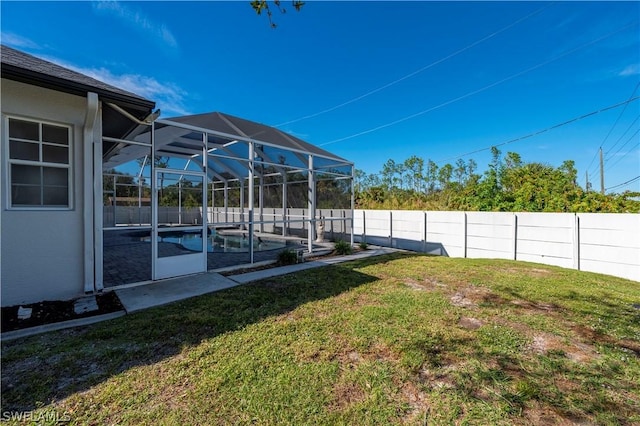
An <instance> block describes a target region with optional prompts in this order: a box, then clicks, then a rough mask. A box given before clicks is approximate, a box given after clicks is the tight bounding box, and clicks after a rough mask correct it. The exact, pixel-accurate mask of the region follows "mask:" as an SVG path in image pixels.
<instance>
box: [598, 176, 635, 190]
mask: <svg viewBox="0 0 640 426" xmlns="http://www.w3.org/2000/svg"><path fill="white" fill-rule="evenodd" d="M638 180H640V175H638V176H636V177H634V178H633V179H629V180H628V181H626V182H622V183H620V184H618V185H615V186H612V187H609V188H607V189H606V190H607V191H609V190H611V189H616V188H619V187H621V186H625V185H628V184H630V183H634V182H635V181H638Z"/></svg>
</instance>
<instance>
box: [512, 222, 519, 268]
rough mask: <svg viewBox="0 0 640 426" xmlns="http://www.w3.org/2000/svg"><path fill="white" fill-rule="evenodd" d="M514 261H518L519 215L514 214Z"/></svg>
mask: <svg viewBox="0 0 640 426" xmlns="http://www.w3.org/2000/svg"><path fill="white" fill-rule="evenodd" d="M513 260H518V215H517V214H515V213H514V214H513Z"/></svg>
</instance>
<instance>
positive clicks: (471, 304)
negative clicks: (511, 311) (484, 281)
mask: <svg viewBox="0 0 640 426" xmlns="http://www.w3.org/2000/svg"><path fill="white" fill-rule="evenodd" d="M450 301H451V304H452V305H454V306H458V307H460V308H470V309H473V308H477V307H478V305H480V304H502V303H504V302H505V300H504V299H503V298H501V297H500V296H498V295H497V294H494V293H491V291H489V289H487V288H485V287H466V288H462V289H460V290H459V291H457V292H456V293H455V294H454V295H453V296H451V299H450Z"/></svg>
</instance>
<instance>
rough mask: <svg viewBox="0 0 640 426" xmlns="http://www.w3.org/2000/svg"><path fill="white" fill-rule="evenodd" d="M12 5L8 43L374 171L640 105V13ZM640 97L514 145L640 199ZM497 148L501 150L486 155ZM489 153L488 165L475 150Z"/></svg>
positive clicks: (553, 7)
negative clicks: (272, 128)
mask: <svg viewBox="0 0 640 426" xmlns="http://www.w3.org/2000/svg"><path fill="white" fill-rule="evenodd" d="M283 5H284V6H285V8H287V9H288V10H287V13H286V14H284V15H283V14H280V13H278V12H277V11H275V10H274V12H275V13H274V20H275V22H276V24H277V25H278V26H277V28H276V29H271V28H270V27H269V24H268V20H267V19H266V17H265V16H256V14H255V13H254V12H253V10H252V9H251V7H250V5H249V1H233V2H204V1H202V2H151V1H149V2H112V1H110V2H64V3H61V2H12V1H2V2H1V4H0V8H1V24H2V25H1V31H2V33H1V39H2V43H3V44H7V45H10V46H12V47H15V48H18V49H20V50H23V51H26V52H28V53H31V54H34V55H36V56H39V57H42V58H45V59H48V60H52V61H54V62H57V63H60V64H62V65H65V66H68V67H72V68H74V69H77V70H79V71H81V72H84V73H86V74H89V75H92V76H94V77H96V78H98V79H101V80H103V81H106V82H108V83H111V84H114V85H116V86H119V87H122V88H124V89H127V90H130V91H133V92H135V93H138V94H140V95H143V96H145V97H147V98H149V99H152V100H155V101H156V102H157V104H158V107H159V108H160V109H161V110H162V117H163V118H169V117H172V116H176V115H184V114H196V113H202V112H209V111H222V112H226V113H229V114H232V115H237V116H240V117H243V118H247V119H250V120H254V121H258V122H261V123H264V124H269V125H279V126H280V128H281V129H282V130H285V131H287V132H290V133H292V134H294V135H296V136H298V137H301V138H303V139H305V140H307V141H309V142H311V143H313V144H316V145H320V146H322V147H323V148H325V149H327V150H329V151H332V152H334V153H335V154H337V155H340V156H342V157H345V158H347V159H349V160H352V161H354V162H355V164H356V167H357V168H359V169H362V170H364V171H366V172H367V173H373V172H378V171H380V170H381V168H382V165H383V164H384V163H385V162H386V161H387V160H388V159H393V160H395V161H396V162H402V161H404V160H405V159H406V158H408V157H409V156H411V155H417V156H419V157H422V158H424V159H425V160H426V159H428V158H430V159H432V160H434V161H436V162H437V163H438V164H439V165H443V164H445V163H446V162H451V163H452V164H453V163H455V161H456V160H457V158H459V157H461V156H462V157H461V158H463V159H465V160H468V159H469V158H474V159H475V161H476V162H477V163H478V165H479V171H480V172H482V171H483V170H484V169H485V168H486V165H487V163H488V162H489V157H490V155H489V150H488V148H489V147H491V146H492V145H498V144H502V143H505V142H509V141H512V140H514V139H518V138H521V137H523V136H527V135H529V134H532V133H536V132H538V131H540V130H544V129H547V128H549V127H552V126H555V125H557V124H560V123H563V122H566V121H569V120H571V119H574V118H577V117H580V116H583V115H585V114H588V113H591V112H595V111H599V110H601V109H603V108H606V107H609V106H612V105H615V104H618V103H621V102H624V101H626V100H628V99H630V98H632V97H636V96H640V87H638V83H639V82H640V23H639V21H640V3H638V2H584V3H583V2H555V3H548V2H417V1H415V2H365V1H359V2H325V1H310V2H307V4H306V5H305V6H304V7H303V9H302V11H301V12H299V13H297V12H295V11H294V10H293V8H292V7H291V6H290V2H288V1H283ZM639 116H640V100H637V101H634V102H630V103H628V104H627V105H626V108H625V106H620V107H617V108H612V109H609V110H607V111H604V112H601V113H598V114H594V115H591V116H589V117H586V118H583V119H581V120H578V121H574V122H572V123H570V124H567V125H564V126H561V127H557V128H554V129H551V130H549V131H546V132H543V133H540V134H538V135H536V136H533V137H530V138H525V139H522V140H518V141H517V142H513V143H509V144H506V145H503V146H500V149H501V150H502V151H503V153H506V152H507V151H515V152H518V153H519V154H520V155H521V156H522V158H523V160H525V161H537V162H544V163H547V164H550V165H552V166H559V165H560V164H561V163H562V161H564V160H574V161H575V162H576V166H577V169H578V177H579V183H580V184H581V185H584V183H585V172H587V171H588V172H589V176H590V178H589V179H590V180H591V181H592V182H595V187H596V188H599V174H598V173H599V172H598V160H597V152H598V149H599V147H601V146H602V148H603V151H604V153H605V187H607V188H611V187H615V188H614V189H613V190H614V191H616V192H621V191H624V190H626V189H630V190H636V191H637V190H640V179H638V180H636V181H634V182H633V183H631V184H628V185H623V186H618V187H616V186H617V185H618V184H621V183H623V182H626V181H628V180H632V179H634V178H636V177H638V176H639V175H640V146H639V143H640V134H639V133H638V130H639V129H640V119H638V117H639ZM483 149H484V150H483ZM477 150H483V151H480V152H476V153H474V154H472V155H467V156H464V154H466V153H469V152H473V151H477Z"/></svg>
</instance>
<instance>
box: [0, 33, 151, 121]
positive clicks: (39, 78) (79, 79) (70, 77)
mask: <svg viewBox="0 0 640 426" xmlns="http://www.w3.org/2000/svg"><path fill="white" fill-rule="evenodd" d="M0 51H1V52H2V55H1V56H2V77H3V78H8V79H10V80H17V81H21V82H25V83H31V84H35V85H37V86H42V87H47V88H49V89H54V90H59V91H62V92H66V93H71V94H74V95H81V96H85V95H86V94H87V92H95V93H97V94H98V95H99V96H100V97H102V98H103V99H105V100H109V101H114V102H118V103H125V104H131V105H136V106H140V107H143V108H146V109H152V108H154V107H155V102H153V101H150V100H148V99H145V98H143V97H142V96H139V95H136V94H134V93H131V92H127V91H126V90H122V89H120V88H118V87H115V86H111V85H109V84H107V83H104V82H102V81H99V80H96V79H95V78H92V77H89V76H87V75H84V74H81V73H79V72H76V71H73V70H70V69H68V68H65V67H62V66H60V65H57V64H54V63H53V62H49V61H45V60H44V59H40V58H37V57H35V56H33V55H29V54H27V53H24V52H21V51H19V50H15V49H13V48H11V47H8V46H5V45H2V46H0Z"/></svg>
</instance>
